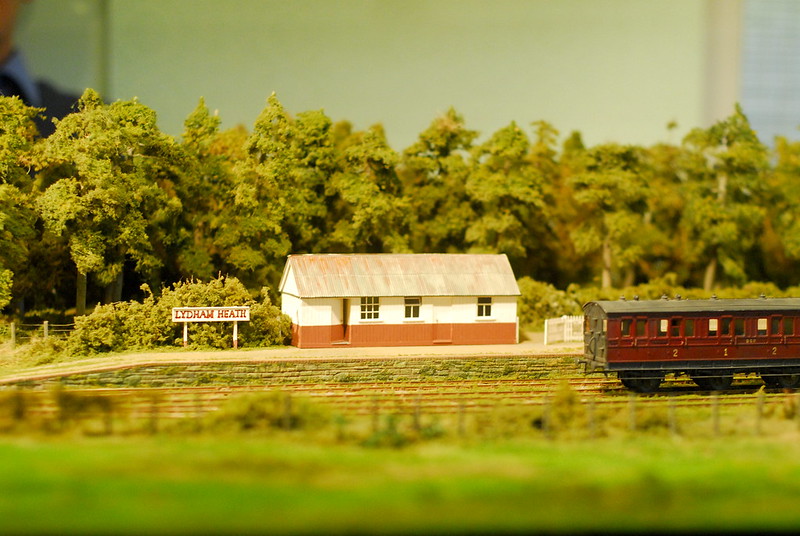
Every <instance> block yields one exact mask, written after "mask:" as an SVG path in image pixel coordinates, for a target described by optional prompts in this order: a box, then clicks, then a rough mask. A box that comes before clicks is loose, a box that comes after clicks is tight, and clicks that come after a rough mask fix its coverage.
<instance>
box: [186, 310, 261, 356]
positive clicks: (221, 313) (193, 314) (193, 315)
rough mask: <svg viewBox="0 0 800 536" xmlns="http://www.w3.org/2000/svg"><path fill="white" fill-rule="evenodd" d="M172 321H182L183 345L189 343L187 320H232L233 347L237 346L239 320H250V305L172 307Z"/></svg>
mask: <svg viewBox="0 0 800 536" xmlns="http://www.w3.org/2000/svg"><path fill="white" fill-rule="evenodd" d="M172 321H173V322H183V345H184V346H188V345H189V322H233V347H234V348H238V347H239V322H249V321H250V307H247V306H231V307H173V308H172Z"/></svg>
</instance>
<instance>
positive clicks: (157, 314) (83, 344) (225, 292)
mask: <svg viewBox="0 0 800 536" xmlns="http://www.w3.org/2000/svg"><path fill="white" fill-rule="evenodd" d="M142 289H143V290H144V291H145V292H146V293H147V296H146V297H145V299H144V301H143V302H142V303H139V302H135V301H133V302H120V303H112V304H108V305H98V306H97V307H96V308H95V310H94V311H93V312H92V313H91V314H89V315H86V316H82V317H77V318H76V319H75V330H74V331H73V332H72V334H71V335H70V337H69V339H68V341H67V350H68V351H70V352H72V353H76V354H95V353H101V352H112V351H121V350H127V349H148V348H156V347H162V346H173V345H176V344H181V341H182V340H183V336H182V331H183V324H181V323H174V322H172V308H173V307H220V306H236V305H248V306H250V318H251V321H250V322H243V323H241V324H240V326H239V327H240V335H241V336H240V338H239V340H240V343H241V345H242V346H266V345H274V344H285V343H286V342H287V341H288V339H289V338H291V320H290V319H289V318H288V317H287V316H285V315H283V314H281V312H280V309H278V308H277V307H276V306H274V305H272V303H271V302H270V299H269V294H268V291H267V289H263V290H262V291H261V301H256V300H254V299H253V298H252V296H251V295H250V293H249V292H248V291H247V289H246V288H245V287H244V285H243V284H242V283H241V282H240V281H239V280H238V279H236V278H233V277H219V278H217V279H212V280H211V281H209V282H207V283H203V282H200V281H195V280H191V281H181V282H179V283H176V284H175V285H173V286H172V287H171V288H165V289H163V290H162V293H161V296H160V297H155V296H154V295H153V293H152V292H151V291H150V288H149V287H147V286H146V285H144V286H143V287H142ZM232 330H233V328H232V326H231V324H230V323H229V322H208V323H190V324H189V340H190V342H191V345H192V346H193V347H210V348H228V347H230V345H231V337H232Z"/></svg>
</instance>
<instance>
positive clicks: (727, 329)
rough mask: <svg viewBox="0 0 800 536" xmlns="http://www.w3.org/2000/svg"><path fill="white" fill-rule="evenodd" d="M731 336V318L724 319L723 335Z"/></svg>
mask: <svg viewBox="0 0 800 536" xmlns="http://www.w3.org/2000/svg"><path fill="white" fill-rule="evenodd" d="M730 334H731V319H730V318H723V319H722V335H730Z"/></svg>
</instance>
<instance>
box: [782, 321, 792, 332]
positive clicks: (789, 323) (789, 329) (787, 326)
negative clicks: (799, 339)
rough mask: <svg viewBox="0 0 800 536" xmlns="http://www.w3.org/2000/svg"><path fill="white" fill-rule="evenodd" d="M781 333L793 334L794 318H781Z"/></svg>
mask: <svg viewBox="0 0 800 536" xmlns="http://www.w3.org/2000/svg"><path fill="white" fill-rule="evenodd" d="M783 334H784V335H794V318H784V319H783Z"/></svg>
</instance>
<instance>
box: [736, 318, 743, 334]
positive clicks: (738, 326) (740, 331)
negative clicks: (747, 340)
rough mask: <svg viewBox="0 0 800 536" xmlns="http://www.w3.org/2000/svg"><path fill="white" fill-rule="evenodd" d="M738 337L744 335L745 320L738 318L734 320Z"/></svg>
mask: <svg viewBox="0 0 800 536" xmlns="http://www.w3.org/2000/svg"><path fill="white" fill-rule="evenodd" d="M734 325H735V327H736V334H737V335H744V318H737V319H736V320H734Z"/></svg>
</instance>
